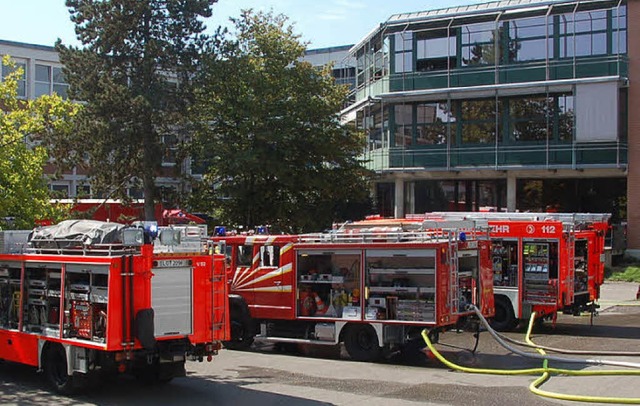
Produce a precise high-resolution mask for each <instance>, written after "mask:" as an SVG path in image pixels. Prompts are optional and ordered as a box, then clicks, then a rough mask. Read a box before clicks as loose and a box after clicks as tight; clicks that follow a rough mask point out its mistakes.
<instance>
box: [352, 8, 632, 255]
mask: <svg viewBox="0 0 640 406" xmlns="http://www.w3.org/2000/svg"><path fill="white" fill-rule="evenodd" d="M635 18H639V19H640V2H638V1H637V0H629V1H627V0H616V1H605V0H595V1H588V2H584V1H575V0H552V1H549V0H542V1H541V0H505V1H494V2H490V3H484V4H476V5H469V6H461V7H454V8H447V9H439V10H428V11H421V12H415V13H404V14H396V15H393V16H391V17H390V18H389V19H388V20H387V21H385V22H383V23H382V24H380V25H379V27H377V28H376V29H374V30H373V31H372V32H371V33H370V34H369V35H367V36H366V37H365V38H363V39H362V40H361V41H360V42H359V43H358V44H356V45H355V46H353V47H352V48H351V50H350V55H351V56H352V57H355V58H356V89H355V96H356V97H355V102H354V103H353V104H352V105H351V106H349V107H348V108H347V109H345V110H344V111H343V112H342V113H343V118H344V119H345V120H348V121H350V122H352V123H354V125H356V126H357V127H358V128H360V129H362V130H363V131H365V132H366V134H367V140H368V143H367V147H366V152H365V158H366V159H367V160H368V165H369V167H370V168H371V169H372V170H374V171H375V172H376V173H377V175H378V176H377V178H376V180H375V184H374V185H373V189H374V193H375V195H376V197H377V202H378V210H379V212H380V213H381V214H383V215H387V216H396V217H402V216H404V215H406V214H411V213H420V212H425V211H432V210H508V211H515V210H531V211H545V210H549V209H553V210H561V211H570V212H571V211H583V212H612V213H613V215H614V218H616V219H617V220H618V221H625V220H626V218H625V217H628V222H629V230H628V237H629V241H628V242H629V247H630V248H632V249H640V229H637V230H636V229H634V228H633V226H634V225H640V213H638V214H635V213H634V207H635V206H636V204H637V203H639V201H640V169H638V168H635V167H634V159H633V158H634V157H635V156H638V158H640V145H638V142H637V141H635V142H634V139H635V138H634V137H636V138H637V137H638V136H640V134H637V131H638V124H639V122H640V115H639V114H638V109H637V106H638V98H639V96H640V95H638V96H636V94H637V93H638V92H639V90H637V89H640V84H638V85H635V86H634V82H633V80H632V79H633V75H634V72H635V71H636V70H637V69H638V68H637V66H639V65H638V59H637V58H638V56H637V55H634V54H633V53H634V52H635V53H637V52H639V51H640V46H639V45H640V44H638V42H639V41H640V39H639V38H640V33H638V32H637V31H638V28H635V27H634V24H633V22H634V21H638V22H640V20H636V19H635ZM636 26H637V24H636ZM636 80H637V79H636ZM635 162H636V165H637V162H638V159H637V158H636V160H635ZM639 252H640V251H639Z"/></svg>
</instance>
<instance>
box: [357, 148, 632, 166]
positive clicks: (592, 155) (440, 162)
mask: <svg viewBox="0 0 640 406" xmlns="http://www.w3.org/2000/svg"><path fill="white" fill-rule="evenodd" d="M363 158H364V159H365V160H366V161H367V167H368V168H369V169H371V170H373V171H376V172H383V171H387V170H393V171H403V170H406V171H416V170H419V171H461V170H465V169H474V170H476V169H483V168H484V169H493V170H508V169H513V168H518V169H527V168H531V169H540V168H544V169H565V168H571V169H589V168H624V167H626V165H627V144H626V142H624V143H623V142H588V143H586V142H585V143H562V144H548V145H547V144H530V143H528V144H520V145H501V144H500V145H486V144H484V145H465V146H464V147H447V146H442V147H440V146H437V147H426V148H395V147H394V148H380V149H376V150H372V151H369V152H367V153H365V154H364V155H363Z"/></svg>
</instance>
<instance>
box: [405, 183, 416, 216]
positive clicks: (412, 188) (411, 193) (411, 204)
mask: <svg viewBox="0 0 640 406" xmlns="http://www.w3.org/2000/svg"><path fill="white" fill-rule="evenodd" d="M405 188H406V192H407V193H406V196H405V200H406V201H407V202H406V204H405V205H404V207H406V209H407V210H406V213H404V215H405V216H406V215H407V214H415V212H416V182H412V181H407V183H406V184H405Z"/></svg>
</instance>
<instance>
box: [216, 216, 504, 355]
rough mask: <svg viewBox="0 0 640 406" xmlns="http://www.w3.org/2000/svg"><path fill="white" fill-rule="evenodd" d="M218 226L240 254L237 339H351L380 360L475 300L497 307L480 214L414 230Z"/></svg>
mask: <svg viewBox="0 0 640 406" xmlns="http://www.w3.org/2000/svg"><path fill="white" fill-rule="evenodd" d="M485 225H486V222H485ZM214 234H215V236H214V237H212V239H211V243H212V244H213V245H215V246H216V247H217V248H218V249H220V250H222V249H226V252H227V253H228V257H229V260H230V262H231V267H230V274H229V277H228V279H229V282H230V286H231V287H230V298H229V302H230V303H229V304H230V307H231V320H232V328H231V330H232V333H231V337H232V339H231V341H230V342H229V343H227V347H229V348H236V349H242V348H246V347H248V346H249V345H251V343H252V342H253V340H254V338H258V339H261V340H271V341H276V342H281V343H305V344H326V345H336V344H338V343H341V342H343V343H344V345H345V347H346V350H347V352H348V353H349V355H350V356H351V358H352V359H355V360H360V361H373V360H375V359H377V358H378V357H379V356H380V354H381V353H382V350H383V349H391V348H397V347H402V346H403V345H405V344H408V343H409V342H411V341H412V340H419V339H420V332H421V331H422V330H423V329H424V328H429V329H430V330H431V332H432V334H433V335H434V336H436V335H437V333H438V332H440V331H441V330H444V329H447V328H450V327H453V326H455V325H456V323H458V322H460V321H461V319H463V318H465V317H467V316H470V315H471V312H470V311H469V310H468V309H467V308H466V306H465V304H467V303H474V304H477V305H479V306H480V307H481V309H482V311H483V313H484V314H485V315H487V316H491V315H493V290H492V277H493V273H492V269H491V258H490V247H489V241H488V235H487V232H486V228H485V231H484V234H482V233H481V231H480V228H478V227H476V226H475V222H457V223H456V224H455V225H454V224H453V223H452V222H448V223H443V222H440V223H438V224H432V225H431V226H429V227H426V226H425V227H424V228H422V229H420V230H415V231H412V232H404V231H402V230H401V229H400V228H398V227H369V228H362V229H349V230H346V229H344V230H334V231H332V232H327V233H323V234H315V235H259V234H257V235H229V234H228V233H226V232H225V231H224V229H223V228H217V230H216V232H215V233H214ZM225 234H227V235H225ZM482 235H484V238H482ZM223 246H224V248H223Z"/></svg>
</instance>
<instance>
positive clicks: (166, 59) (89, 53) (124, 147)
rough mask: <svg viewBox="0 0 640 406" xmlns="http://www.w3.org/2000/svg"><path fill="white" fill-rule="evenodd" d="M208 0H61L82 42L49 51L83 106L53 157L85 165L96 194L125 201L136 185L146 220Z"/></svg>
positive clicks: (186, 91)
mask: <svg viewBox="0 0 640 406" xmlns="http://www.w3.org/2000/svg"><path fill="white" fill-rule="evenodd" d="M216 1H217V0H181V1H176V0H170V1H155V0H67V2H66V5H67V7H68V8H69V12H70V14H71V20H72V21H73V22H74V23H75V25H76V34H77V37H78V39H79V40H80V41H81V42H82V44H83V47H82V48H76V47H70V46H65V45H63V44H61V43H60V41H58V43H57V44H56V49H57V51H58V52H59V54H60V60H61V62H62V63H63V64H64V66H65V68H64V74H65V76H66V78H67V81H68V82H69V85H70V89H69V95H70V97H72V98H74V99H75V100H81V101H83V102H84V103H85V108H84V109H83V110H82V112H81V114H80V117H79V120H78V126H77V129H76V131H75V133H74V136H73V137H72V138H71V139H65V140H60V141H61V142H62V144H63V145H64V146H65V148H58V149H57V151H58V152H62V155H58V156H56V158H57V159H58V162H59V163H60V164H64V165H65V166H66V167H72V166H80V167H85V168H87V170H88V173H89V176H90V179H91V183H92V186H93V188H94V190H95V192H96V193H97V194H98V195H102V196H108V197H114V198H121V199H125V200H126V199H127V194H126V191H127V188H128V187H141V188H142V190H143V191H144V197H145V218H146V219H147V220H153V219H154V204H155V202H156V201H158V194H159V193H158V190H157V189H156V179H157V177H158V175H159V174H160V173H161V170H162V161H163V158H167V156H168V155H169V154H172V153H173V151H174V147H179V145H180V142H181V140H183V139H184V137H186V135H185V131H186V129H187V126H186V124H185V122H184V112H185V110H186V108H187V106H188V105H189V102H190V100H191V98H190V96H189V95H190V89H191V86H190V79H191V78H192V76H193V74H194V72H195V70H196V68H197V66H198V64H199V59H200V58H199V57H200V52H201V45H202V44H204V39H205V38H206V36H205V35H204V34H203V30H204V25H203V23H202V20H201V18H203V17H210V16H211V14H212V11H211V6H212V5H213V4H214V3H215V2H216ZM170 158H171V160H173V156H171V157H170ZM180 167H181V165H180V162H176V165H175V168H176V169H179V168H180ZM172 175H173V176H177V175H178V174H177V173H174V174H172Z"/></svg>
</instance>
